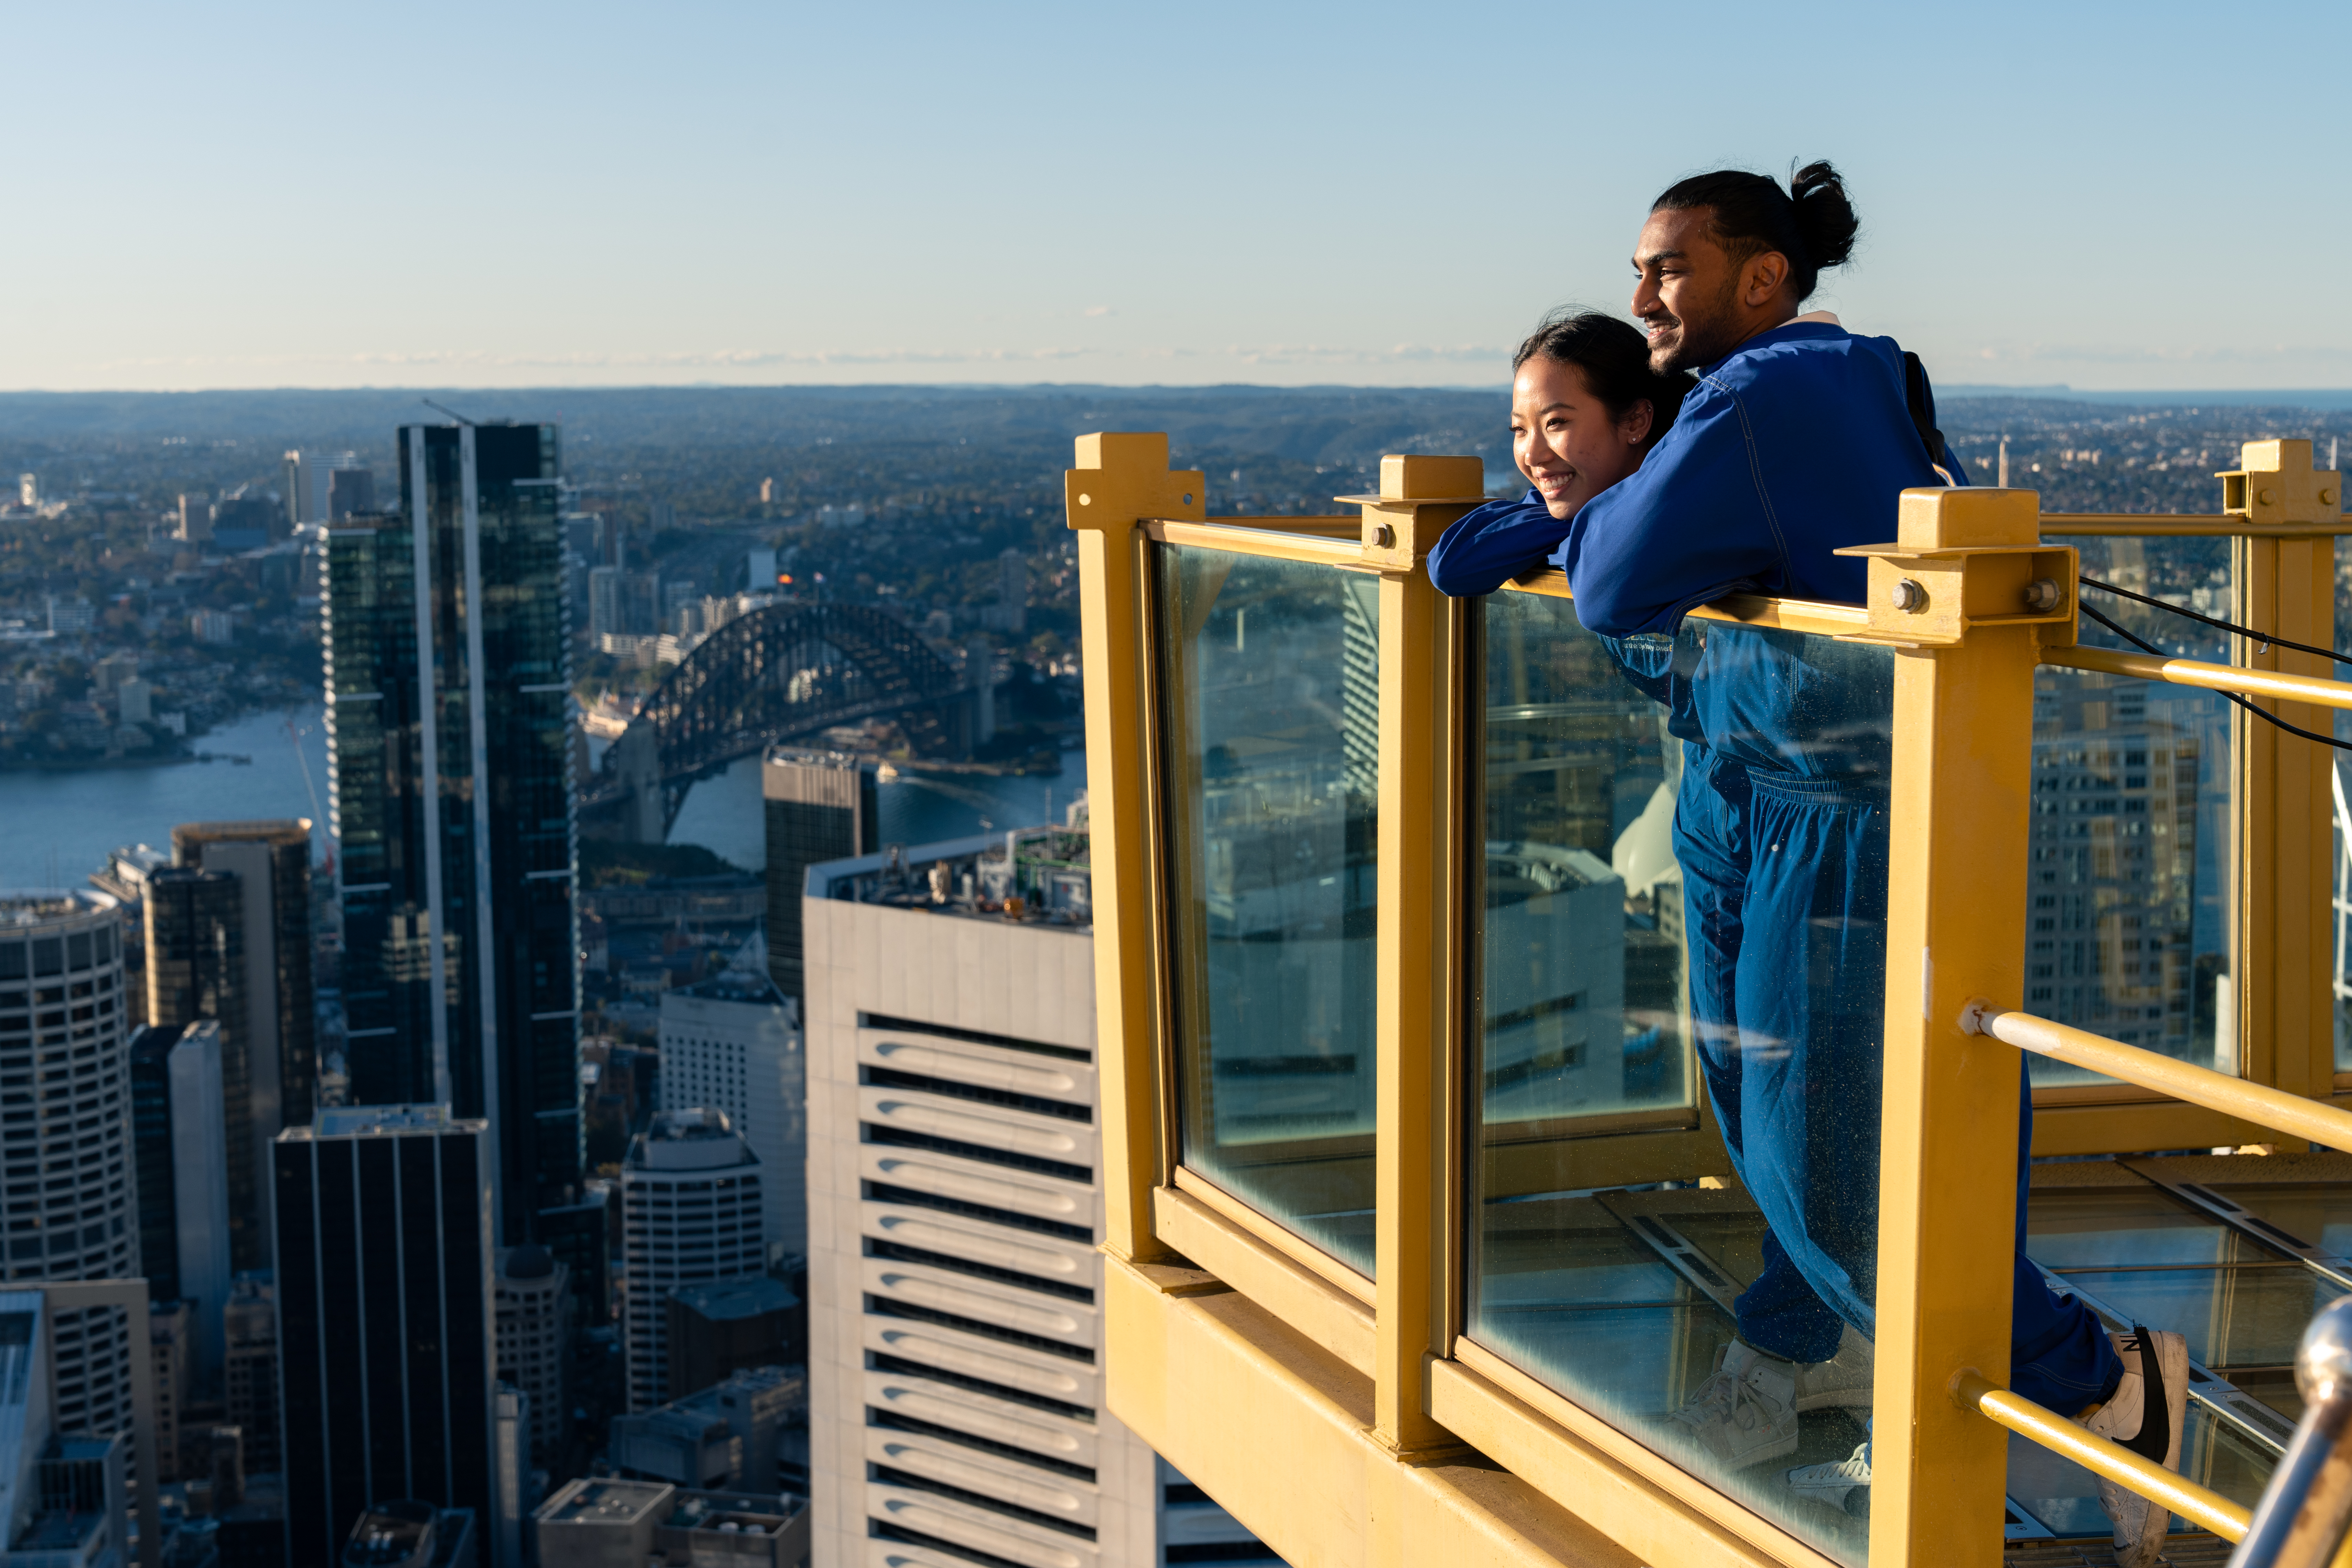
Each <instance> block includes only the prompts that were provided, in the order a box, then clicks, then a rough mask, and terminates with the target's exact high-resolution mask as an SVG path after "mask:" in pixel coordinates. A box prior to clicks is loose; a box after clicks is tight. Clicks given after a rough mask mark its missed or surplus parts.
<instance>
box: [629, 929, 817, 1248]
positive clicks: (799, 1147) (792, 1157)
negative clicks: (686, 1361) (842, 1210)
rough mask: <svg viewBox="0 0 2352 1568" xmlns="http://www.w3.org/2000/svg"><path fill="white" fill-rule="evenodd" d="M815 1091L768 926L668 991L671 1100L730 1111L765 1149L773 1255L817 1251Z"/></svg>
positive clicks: (665, 1095) (666, 1071) (764, 1188)
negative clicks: (812, 1235) (720, 963)
mask: <svg viewBox="0 0 2352 1568" xmlns="http://www.w3.org/2000/svg"><path fill="white" fill-rule="evenodd" d="M807 1099H808V1061H807V1058H806V1057H805V1056H804V1055H803V1053H802V1050H801V1018H800V1004H799V1003H798V1002H796V1001H794V1000H793V998H791V997H789V996H787V995H785V994H783V993H782V992H781V991H779V990H778V989H777V988H776V983H775V982H774V981H773V980H772V979H770V978H769V976H768V939H767V935H766V933H765V932H763V931H753V932H752V933H751V940H750V941H749V942H745V943H744V944H743V947H742V949H741V951H740V952H737V953H736V954H735V957H734V961H733V963H731V964H730V966H729V967H727V968H726V969H724V970H721V971H720V972H719V973H717V974H715V975H713V976H712V977H711V978H709V979H708V980H705V981H703V982H701V983H700V984H696V985H688V986H684V987H681V988H680V989H678V990H675V991H665V992H663V993H662V999H661V1100H662V1104H663V1105H665V1106H669V1107H675V1108H677V1109H680V1110H683V1109H686V1108H687V1107H689V1106H698V1105H700V1106H709V1107H710V1108H711V1109H713V1110H723V1111H725V1112H726V1113H727V1120H728V1121H729V1122H730V1124H731V1125H732V1126H733V1127H734V1129H735V1131H737V1132H739V1133H740V1134H741V1135H742V1138H743V1142H745V1143H747V1144H749V1145H750V1146H751V1152H752V1153H754V1154H756V1155H758V1156H759V1158H760V1185H761V1193H762V1194H763V1201H762V1207H763V1210H764V1225H763V1228H764V1230H765V1234H766V1237H767V1242H768V1252H769V1256H770V1259H771V1260H774V1259H776V1258H785V1257H798V1256H801V1255H803V1254H804V1253H806V1252H807V1251H808V1190H807V1189H808V1179H807V1163H808V1117H807V1111H806V1107H807Z"/></svg>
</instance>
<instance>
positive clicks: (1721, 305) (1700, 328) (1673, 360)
mask: <svg viewBox="0 0 2352 1568" xmlns="http://www.w3.org/2000/svg"><path fill="white" fill-rule="evenodd" d="M1738 293H1739V279H1738V275H1737V274H1734V275H1733V277H1732V278H1731V279H1730V280H1729V281H1727V283H1725V284H1724V286H1723V287H1722V288H1721V289H1718V290H1717V293H1716V296H1715V298H1714V299H1713V300H1710V301H1708V303H1707V307H1706V310H1705V311H1704V312H1703V313H1702V314H1699V315H1696V316H1680V317H1677V318H1675V324H1676V325H1677V326H1679V327H1680V328H1681V329H1682V336H1681V338H1680V339H1679V340H1678V341H1677V342H1675V346H1674V347H1673V348H1671V349H1668V350H1666V351H1665V352H1664V353H1654V354H1652V355H1651V356H1650V369H1651V370H1653V371H1654V372H1655V373H1657V374H1660V375H1664V374H1666V373H1667V372H1669V371H1677V370H1696V369H1698V368H1699V367H1700V366H1701V365H1705V364H1712V363H1715V362H1716V361H1717V360H1719V359H1721V358H1722V357H1723V356H1724V355H1725V354H1727V353H1730V352H1731V351H1732V350H1733V349H1734V348H1735V347H1737V346H1738V329H1737V328H1736V327H1734V326H1733V324H1732V323H1733V322H1734V321H1737V320H1738V307H1737V305H1736V303H1735V301H1736V300H1737V299H1738Z"/></svg>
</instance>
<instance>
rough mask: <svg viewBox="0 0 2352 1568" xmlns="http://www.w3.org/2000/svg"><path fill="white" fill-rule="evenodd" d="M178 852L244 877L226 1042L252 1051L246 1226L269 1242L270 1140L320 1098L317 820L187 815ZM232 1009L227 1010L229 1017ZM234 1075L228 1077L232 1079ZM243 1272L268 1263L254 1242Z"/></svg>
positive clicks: (247, 1061) (303, 1119) (181, 861)
mask: <svg viewBox="0 0 2352 1568" xmlns="http://www.w3.org/2000/svg"><path fill="white" fill-rule="evenodd" d="M172 858H173V861H174V862H175V863H176V864H178V865H181V866H194V867H201V868H203V869H205V870H206V871H209V872H219V873H223V874H226V875H227V876H230V877H234V878H236V885H237V910H236V913H237V920H238V921H239V924H240V928H241V929H240V932H239V942H238V945H239V946H240V947H241V949H242V951H243V954H244V970H243V973H242V976H241V977H240V976H238V975H235V974H232V975H229V976H227V977H226V983H227V984H228V985H229V986H230V987H231V988H233V989H235V990H236V991H237V992H238V993H239V994H238V996H237V998H236V1011H237V1012H238V1013H239V1014H240V1015H241V1019H240V1022H241V1025H242V1027H243V1029H244V1031H245V1036H244V1039H243V1040H242V1041H241V1042H230V1041H227V1040H224V1041H223V1044H224V1046H225V1047H228V1048H233V1049H237V1050H240V1051H241V1052H242V1055H243V1057H244V1071H245V1076H246V1089H245V1093H246V1107H247V1109H246V1112H245V1117H246V1121H247V1138H248V1139H249V1140H250V1142H251V1144H252V1149H251V1152H250V1153H249V1154H247V1155H246V1156H245V1157H244V1163H245V1167H246V1169H247V1170H248V1171H249V1172H250V1175H249V1176H248V1178H247V1184H246V1185H245V1187H244V1188H242V1189H240V1192H241V1194H249V1195H251V1196H254V1197H257V1199H258V1200H259V1205H260V1206H259V1208H258V1209H257V1211H256V1213H255V1214H254V1215H253V1217H252V1218H251V1219H250V1220H249V1221H248V1222H247V1226H246V1229H247V1233H248V1234H249V1235H250V1236H252V1237H256V1238H257V1242H258V1245H259V1246H260V1247H267V1241H266V1239H262V1238H266V1237H268V1234H269V1208H268V1205H269V1183H268V1181H267V1180H266V1179H265V1178H264V1176H263V1174H262V1173H263V1172H265V1171H267V1170H268V1168H269V1145H270V1142H272V1141H273V1140H274V1139H276V1138H277V1136H278V1133H279V1132H281V1131H284V1130H285V1129H287V1128H289V1127H299V1126H302V1125H304V1124H305V1123H307V1122H308V1121H310V1110H311V1107H312V1106H313V1105H314V1104H315V1103H316V1102H317V1100H318V1097H319V1047H318V996H317V993H316V992H315V990H314V989H313V988H312V985H311V981H310V823H309V821H307V820H306V819H304V818H301V817H283V818H278V819H276V820H264V821H258V822H184V823H182V824H180V825H179V826H177V827H174V828H173V829H172ZM223 1016H224V1017H226V1015H223ZM224 1081H226V1080H224ZM236 1267H237V1268H238V1269H239V1270H240V1271H242V1270H246V1269H252V1268H267V1267H268V1258H267V1256H266V1253H265V1254H263V1255H262V1256H259V1257H257V1256H256V1255H255V1253H254V1251H253V1250H251V1249H250V1248H249V1249H248V1251H247V1254H246V1255H245V1256H243V1257H241V1258H238V1260H237V1264H236Z"/></svg>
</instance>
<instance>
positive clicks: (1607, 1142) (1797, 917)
mask: <svg viewBox="0 0 2352 1568" xmlns="http://www.w3.org/2000/svg"><path fill="white" fill-rule="evenodd" d="M1481 635H1482V637H1483V639H1484V647H1483V652H1482V654H1481V656H1480V662H1481V668H1482V669H1483V674H1484V679H1485V687H1484V692H1483V697H1482V698H1481V699H1479V700H1477V701H1476V702H1475V708H1476V710H1478V711H1479V712H1480V713H1481V714H1482V717H1483V733H1482V734H1481V735H1480V736H1479V737H1477V739H1476V743H1475V751H1474V755H1475V756H1477V757H1478V758H1479V759H1480V760H1481V763H1482V767H1483V774H1482V777H1481V778H1480V779H1479V781H1478V782H1477V784H1475V788H1474V799H1475V801H1476V802H1477V804H1478V806H1479V814H1480V820H1479V821H1478V822H1477V823H1476V824H1475V826H1474V827H1473V829H1472V831H1474V832H1475V833H1476V834H1477V836H1478V837H1477V839H1476V842H1477V843H1478V844H1479V845H1480V846H1481V847H1482V848H1483V854H1481V855H1478V856H1475V857H1474V863H1475V864H1476V865H1478V866H1479V867H1480V868H1481V869H1482V872H1483V884H1482V886H1481V887H1480V889H1478V896H1477V898H1476V900H1475V906H1474V907H1475V908H1476V909H1477V910H1479V913H1480V917H1481V920H1480V930H1479V932H1478V937H1479V942H1478V958H1477V960H1476V963H1477V968H1476V971H1475V973H1476V974H1477V976H1478V983H1479V994H1478V996H1477V999H1476V1001H1475V1004H1474V1005H1473V1007H1472V1009H1471V1019H1470V1025H1471V1027H1470V1029H1469V1033H1470V1036H1471V1042H1470V1043H1471V1050H1470V1057H1471V1070H1472V1073H1473V1075H1474V1076H1473V1078H1472V1079H1471V1094H1472V1097H1473V1100H1474V1103H1475V1104H1476V1105H1477V1106H1478V1108H1479V1123H1478V1128H1477V1132H1478V1137H1477V1146H1476V1149H1475V1153H1474V1156H1473V1166H1472V1172H1471V1187H1472V1191H1471V1194H1470V1201H1471V1204H1472V1222H1473V1223H1472V1226H1471V1241H1472V1246H1471V1260H1470V1270H1471V1277H1470V1280H1469V1289H1468V1304H1469V1328H1470V1334H1471V1337H1472V1338H1473V1339H1475V1340H1476V1341H1477V1342H1478V1343H1479V1344H1480V1345H1481V1346H1482V1347H1484V1348H1485V1349H1486V1350H1488V1351H1490V1352H1494V1353H1496V1354H1497V1355H1500V1356H1502V1357H1503V1358H1505V1359H1506V1360H1508V1361H1509V1362H1511V1363H1513V1364H1514V1365H1516V1366H1517V1367H1519V1368H1520V1369H1521V1370H1523V1371H1525V1372H1527V1373H1529V1374H1530V1375H1531V1376H1534V1377H1536V1378H1538V1380H1540V1381H1541V1382H1543V1383H1545V1384H1548V1385H1549V1386H1550V1387H1551V1388H1553V1389H1556V1390H1557V1391H1559V1393H1560V1394H1563V1395H1565V1396H1566V1397H1568V1398H1569V1399H1571V1400H1573V1401H1574V1402H1575V1403H1576V1404H1578V1405H1580V1406H1582V1407H1583V1408H1585V1409H1587V1410H1590V1411H1592V1412H1593V1413H1594V1414H1596V1415H1600V1416H1601V1418H1603V1419H1605V1420H1607V1421H1609V1422H1611V1423H1612V1425H1614V1426H1617V1427H1619V1428H1620V1429H1621V1430H1622V1431H1624V1432H1626V1433H1628V1434H1629V1435H1631V1436H1634V1437H1635V1438H1636V1439H1637V1440H1639V1441H1641V1442H1643V1443H1644V1444H1646V1445H1648V1446H1650V1447H1653V1448H1654V1449H1656V1450H1657V1451H1658V1452H1660V1453H1662V1454H1664V1455H1665V1456H1667V1457H1668V1458H1672V1459H1673V1460H1674V1461H1675V1463H1676V1464H1678V1465H1680V1466H1682V1467H1683V1468H1685V1469H1687V1470H1689V1471H1691V1472H1692V1473H1693V1474H1695V1475H1696V1476H1698V1477H1699V1478H1700V1479H1704V1480H1705V1481H1706V1482H1707V1483H1708V1484H1709V1485H1711V1486H1714V1487H1717V1488H1719V1489H1722V1490H1724V1491H1726V1492H1728V1493H1730V1494H1732V1495H1733V1496H1736V1497H1738V1498H1739V1499H1740V1500H1742V1501H1743V1502H1744V1503H1746V1504H1747V1505H1748V1507H1751V1508H1753V1509H1755V1510H1758V1511H1759V1512H1760V1513H1763V1514H1765V1515H1766V1516H1767V1517H1769V1518H1771V1519H1774V1520H1775V1521H1779V1522H1780V1523H1781V1524H1782V1525H1784V1526H1785V1527H1786V1528H1788V1529H1790V1531H1793V1532H1795V1533H1797V1534H1798V1535H1800V1536H1801V1537H1802V1538H1804V1539H1805V1540H1807V1541H1810V1542H1813V1543H1814V1544H1815V1545H1816V1546H1818V1547H1819V1548H1820V1549H1821V1550H1822V1551H1823V1552H1827V1553H1829V1554H1831V1555H1832V1556H1833V1557H1836V1558H1839V1559H1841V1560H1843V1561H1846V1562H1859V1561H1861V1560H1862V1557H1863V1553H1864V1546H1865V1542H1866V1538H1867V1535H1868V1525H1867V1518H1866V1516H1867V1496H1866V1494H1863V1495H1861V1496H1860V1497H1858V1498H1857V1499H1855V1500H1853V1506H1852V1508H1851V1509H1849V1507H1848V1497H1847V1496H1846V1495H1843V1494H1842V1493H1841V1492H1840V1491H1839V1490H1837V1489H1833V1488H1832V1489H1811V1490H1807V1489H1801V1488H1798V1487H1795V1486H1792V1485H1791V1484H1790V1480H1789V1479H1788V1472H1789V1471H1790V1470H1791V1469H1792V1468H1801V1467H1804V1466H1810V1465H1813V1464H1816V1463H1821V1462H1833V1461H1839V1460H1843V1459H1846V1458H1849V1457H1850V1456H1851V1455H1852V1454H1853V1450H1854V1448H1855V1447H1857V1446H1858V1445H1859V1444H1860V1443H1861V1442H1862V1441H1863V1439H1864V1422H1865V1421H1866V1420H1867V1418H1868V1416H1869V1413H1870V1412H1869V1404H1870V1397H1871V1353H1872V1352H1871V1344H1870V1342H1869V1340H1868V1339H1867V1338H1866V1337H1865V1335H1864V1332H1862V1331H1858V1330H1857V1329H1856V1328H1854V1327H1852V1326H1849V1325H1852V1324H1857V1323H1867V1322H1869V1321H1870V1312H1871V1303H1872V1301H1873V1299H1874V1294H1875V1287H1874V1269H1875V1265H1876V1258H1877V1179H1878V1115H1879V1103H1880V1098H1881V1077H1880V1065H1879V1064H1880V1053H1881V1041H1882V1034H1883V1026H1882V1016H1883V1012H1884V1005H1885V992H1884V984H1885V905H1886V827H1887V824H1886V787H1887V774H1888V769H1889V766H1890V763H1891V734H1890V731H1891V715H1892V708H1893V689H1894V658H1893V655H1892V653H1891V652H1890V651H1888V650H1887V649H1885V648H1878V647H1864V646H1861V645H1855V644H1845V643H1840V642H1837V641H1835V640H1833V639H1831V638H1826V637H1807V636H1803V635H1801V634H1797V633H1791V632H1780V631H1773V630H1765V629H1759V628H1754V627H1745V626H1731V625H1727V624H1724V623H1719V622H1717V623H1707V622H1697V621H1694V622H1691V623H1689V624H1688V625H1686V626H1685V628H1684V629H1683V631H1682V633H1681V634H1680V635H1679V636H1678V637H1674V638H1671V639H1669V638H1664V637H1637V638H1631V639H1625V640H1622V641H1615V640H1609V639H1603V638H1601V637H1595V636H1593V635H1592V634H1591V633H1589V632H1587V631H1585V630H1584V629H1583V627H1582V626H1580V625H1579V623H1578V621H1577V618H1576V615H1575V608H1574V605H1572V604H1570V602H1569V601H1567V600H1564V599H1559V598H1554V597H1549V596H1540V595H1529V594H1517V593H1505V594H1498V595H1494V596H1493V597H1492V598H1490V599H1488V600H1487V601H1486V604H1485V607H1484V616H1483V627H1482V633H1481ZM1702 1103H1705V1104H1706V1105H1707V1106H1708V1107H1709V1115H1708V1116H1707V1117H1706V1118H1705V1119H1702V1117H1701V1116H1700V1114H1699V1108H1700V1106H1701V1105H1702ZM1718 1129H1719V1130H1720V1132H1721V1136H1718V1135H1717V1133H1718ZM1726 1172H1730V1174H1725V1173H1726ZM1741 1341H1744V1342H1745V1344H1744V1345H1743V1344H1740V1343H1737V1342H1741ZM1751 1348H1761V1349H1763V1350H1765V1351H1769V1352H1772V1355H1771V1361H1770V1364H1769V1365H1762V1364H1757V1363H1750V1362H1748V1361H1747V1360H1746V1359H1744V1358H1745V1357H1746V1356H1747V1355H1748V1352H1749V1350H1750V1349H1751Z"/></svg>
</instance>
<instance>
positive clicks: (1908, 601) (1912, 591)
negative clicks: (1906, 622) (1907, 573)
mask: <svg viewBox="0 0 2352 1568" xmlns="http://www.w3.org/2000/svg"><path fill="white" fill-rule="evenodd" d="M1891 597H1892V598H1893V599H1894V602H1895V608H1896V609H1898V610H1906V611H1908V612H1910V613H1911V614H1913V615H1916V614H1918V613H1919V612H1920V611H1921V610H1924V609H1926V608H1927V589H1925V588H1923V587H1921V586H1920V585H1919V584H1917V583H1916V582H1914V581H1913V580H1912V579H1911V578H1908V577H1906V578H1904V579H1903V580H1902V581H1901V582H1899V583H1897V584H1895V591H1894V593H1893V595H1891Z"/></svg>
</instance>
